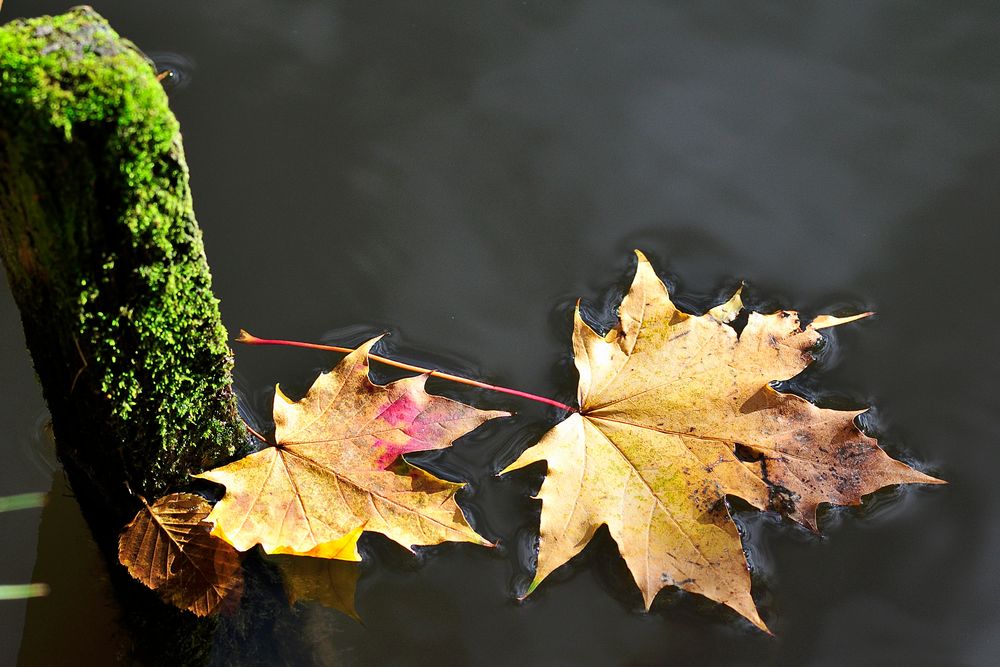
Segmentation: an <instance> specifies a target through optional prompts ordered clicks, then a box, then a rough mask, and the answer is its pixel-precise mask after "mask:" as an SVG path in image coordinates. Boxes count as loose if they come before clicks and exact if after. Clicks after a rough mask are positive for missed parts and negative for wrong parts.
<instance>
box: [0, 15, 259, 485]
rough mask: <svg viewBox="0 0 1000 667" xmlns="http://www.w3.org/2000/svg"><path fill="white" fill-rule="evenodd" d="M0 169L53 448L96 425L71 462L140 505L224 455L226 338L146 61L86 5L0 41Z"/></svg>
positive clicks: (230, 440)
mask: <svg viewBox="0 0 1000 667" xmlns="http://www.w3.org/2000/svg"><path fill="white" fill-rule="evenodd" d="M5 156H6V157H7V158H8V159H7V160H6V165H5V166H0V181H4V182H5V183H6V184H7V185H6V187H7V188H8V191H9V192H10V193H11V197H10V198H9V200H8V201H7V202H0V226H2V227H5V230H4V232H3V235H2V236H0V251H2V254H3V257H4V260H5V264H6V266H7V270H8V275H9V277H10V282H11V285H12V289H13V291H14V293H15V298H16V299H17V300H18V303H19V305H20V307H21V310H22V319H23V321H24V325H25V332H26V338H27V340H28V345H29V347H30V348H31V350H32V355H33V357H34V359H35V365H36V369H37V370H38V372H39V377H40V379H41V381H42V383H43V388H44V389H45V393H46V399H47V400H48V402H49V405H50V409H51V410H52V412H53V420H54V423H55V426H56V432H57V436H59V437H60V440H63V436H67V435H69V433H68V432H69V431H70V430H71V429H79V428H82V427H86V426H88V419H89V420H92V421H97V420H98V419H100V420H103V421H104V422H106V423H105V424H103V425H100V426H96V425H94V424H90V425H91V426H94V428H96V429H98V430H99V431H100V432H101V438H100V439H101V442H85V443H84V444H80V445H78V446H76V449H74V451H73V452H71V454H72V455H73V456H76V457H77V458H78V459H80V462H81V465H82V466H83V467H84V468H86V469H87V471H88V474H90V475H91V476H94V475H96V476H98V477H100V476H101V475H102V474H106V473H104V472H103V469H104V468H107V467H109V466H111V467H114V466H115V465H117V463H116V462H118V461H120V462H121V465H122V466H123V467H124V473H125V476H126V478H127V480H128V481H129V483H130V484H132V486H133V488H135V489H136V490H137V491H140V492H142V493H144V494H147V495H149V496H156V495H159V494H161V493H162V492H163V491H164V490H165V489H166V488H168V487H170V486H174V485H176V484H178V483H180V482H182V481H184V479H185V478H186V475H187V473H188V472H189V471H190V470H191V469H195V468H202V467H204V466H207V465H210V464H212V463H214V462H216V461H219V460H221V459H224V458H226V457H228V456H231V455H232V454H233V453H234V451H235V449H236V448H237V447H238V446H240V444H241V443H243V442H244V440H245V436H244V433H243V429H242V426H241V425H240V423H239V421H238V419H237V418H236V412H235V403H234V398H233V395H232V392H231V388H230V387H231V378H230V370H231V359H230V356H229V350H228V347H227V344H226V332H225V330H224V328H223V327H222V324H221V320H220V317H219V311H218V303H217V301H216V299H215V298H214V296H213V295H212V291H211V276H210V274H209V270H208V265H207V263H206V260H205V255H204V250H203V246H202V241H201V232H200V230H199V229H198V226H197V223H196V221H195V217H194V213H193V207H192V202H191V194H190V188H189V183H188V171H187V165H186V164H185V161H184V155H183V149H182V147H181V140H180V133H179V127H178V123H177V121H176V119H175V118H174V116H173V114H172V113H171V111H170V109H169V107H168V101H167V97H166V94H165V93H164V91H163V88H162V86H160V84H159V82H158V81H157V80H156V78H155V72H154V70H153V67H152V64H151V63H150V62H149V60H148V59H147V58H146V57H145V56H144V55H143V54H142V53H141V52H139V51H138V50H137V49H136V48H135V47H134V46H133V45H132V44H131V43H130V42H128V41H126V40H123V39H121V38H120V37H119V36H118V35H117V34H116V33H115V32H114V31H113V30H112V29H111V28H110V26H108V24H107V23H106V22H105V21H104V19H103V18H101V17H100V16H98V15H97V14H96V13H95V12H93V10H91V9H89V8H78V9H75V10H73V11H71V12H70V13H68V14H65V15H62V16H57V17H42V18H39V19H31V20H26V21H15V22H12V23H10V24H8V25H6V26H4V27H3V28H0V162H5V161H4V160H3V159H2V158H3V157H5ZM0 198H2V197H0ZM60 431H62V432H61V433H60ZM76 435H77V436H78V435H79V434H76ZM94 448H103V449H102V451H101V452H96V453H95V452H94V451H92V450H93V449H94ZM122 481H124V480H122ZM112 483H113V482H112V481H111V480H108V481H107V484H112Z"/></svg>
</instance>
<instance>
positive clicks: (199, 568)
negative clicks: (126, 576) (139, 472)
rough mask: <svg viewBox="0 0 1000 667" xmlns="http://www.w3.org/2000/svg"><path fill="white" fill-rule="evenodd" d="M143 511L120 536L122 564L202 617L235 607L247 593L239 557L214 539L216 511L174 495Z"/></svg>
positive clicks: (190, 497)
mask: <svg viewBox="0 0 1000 667" xmlns="http://www.w3.org/2000/svg"><path fill="white" fill-rule="evenodd" d="M142 504H143V507H142V509H140V510H139V512H138V514H136V515H135V518H134V519H132V521H131V522H130V523H129V524H128V525H127V526H126V527H125V529H124V530H123V531H122V534H121V537H120V538H119V540H118V560H119V561H121V563H122V565H124V566H125V567H126V568H128V571H129V573H130V574H131V575H132V576H133V577H135V578H136V579H138V580H139V581H141V582H142V583H144V584H146V586H148V587H150V588H152V589H154V590H155V591H157V592H158V593H159V594H160V596H161V597H162V598H163V599H164V600H166V601H168V602H170V603H171V604H173V605H175V606H177V607H180V608H181V609H187V610H188V611H191V612H193V613H195V614H197V615H198V616H207V615H209V614H211V613H213V612H215V611H217V610H219V609H222V608H233V607H234V606H235V605H236V604H237V603H238V602H239V599H240V595H241V594H242V592H243V573H242V571H241V569H240V554H239V552H237V551H236V550H235V549H233V548H232V547H231V546H230V545H228V544H226V543H225V542H224V541H222V540H220V539H218V538H217V537H214V536H212V535H211V534H210V532H209V530H210V526H209V524H207V523H205V517H207V516H208V513H209V512H210V511H211V509H212V506H211V505H209V504H208V502H207V501H206V500H205V499H204V498H202V497H201V496H198V495H195V494H192V493H172V494H170V495H167V496H164V497H162V498H160V499H158V500H157V501H156V502H154V503H153V504H152V505H149V504H148V503H146V501H145V500H143V501H142Z"/></svg>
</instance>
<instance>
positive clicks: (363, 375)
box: [198, 338, 508, 560]
mask: <svg viewBox="0 0 1000 667" xmlns="http://www.w3.org/2000/svg"><path fill="white" fill-rule="evenodd" d="M377 340H378V339H377V338H375V339H372V340H370V341H368V342H367V343H365V344H364V345H362V346H360V347H359V348H358V349H357V350H355V351H353V352H351V353H350V354H349V355H347V356H346V357H344V359H343V360H341V362H340V363H339V364H338V365H337V366H336V368H334V369H333V370H332V371H330V372H329V373H324V374H322V375H320V376H319V378H317V380H316V382H315V383H314V384H313V385H312V387H311V388H310V389H309V392H308V393H307V394H306V396H305V397H304V398H303V399H302V400H301V401H298V402H293V401H291V400H290V399H288V398H287V397H286V396H285V395H284V394H282V393H281V390H280V388H279V389H278V390H277V391H276V392H275V397H274V423H275V440H276V446H273V447H268V448H266V449H264V450H263V451H260V452H257V453H254V454H251V455H250V456H247V457H246V458H243V459H240V460H238V461H235V462H233V463H230V464H229V465H226V466H222V467H221V468H216V469H215V470H210V471H208V472H205V473H202V474H200V475H198V477H201V478H203V479H207V480H210V481H213V482H217V483H219V484H223V485H224V486H225V487H226V495H225V496H224V497H223V498H222V500H221V501H219V502H218V503H217V504H216V505H215V508H214V509H213V510H212V514H211V515H210V516H209V517H208V520H209V521H212V522H214V524H215V526H214V528H213V531H212V532H213V534H215V535H218V536H219V537H221V538H222V539H224V540H226V541H227V542H229V543H230V544H232V545H233V546H234V547H236V548H237V549H239V550H240V551H245V550H247V549H249V548H250V547H252V546H254V545H255V544H260V545H262V546H263V548H264V551H266V552H267V553H288V554H298V555H304V556H317V557H323V558H337V559H341V560H360V555H359V554H358V551H357V540H358V536H359V535H360V533H361V529H362V528H363V529H364V530H368V531H374V532H380V533H383V534H385V535H386V536H388V537H389V538H390V539H392V540H395V541H396V542H398V543H399V544H401V545H403V546H404V547H406V548H411V547H412V546H416V545H429V544H438V543H440V542H444V541H465V542H474V543H476V544H483V545H489V544H490V543H489V542H487V541H485V540H484V539H482V538H481V537H480V536H479V535H477V534H476V533H475V531H473V530H472V528H471V527H470V526H469V524H468V522H467V521H466V519H465V516H464V515H463V514H462V510H461V509H460V508H459V506H458V504H457V503H456V502H455V498H454V495H455V492H456V491H457V490H458V489H459V488H461V486H462V485H461V484H455V483H452V482H447V481H444V480H441V479H438V478H437V477H434V476H432V475H431V474H429V473H427V472H425V471H423V470H421V469H419V468H416V467H413V466H410V465H409V464H408V463H406V462H405V461H404V460H403V459H401V458H399V457H400V455H401V454H406V453H408V452H415V451H425V450H431V449H441V448H443V447H447V446H448V445H450V444H451V442H452V441H453V440H455V439H456V438H458V437H460V436H462V435H464V434H465V433H467V432H469V431H471V430H472V429H474V428H476V427H478V426H479V425H480V424H482V423H483V422H485V421H487V420H489V419H492V418H494V417H500V416H507V415H508V413H506V412H494V411H484V410H477V409H475V408H472V407H469V406H467V405H463V404H461V403H458V402H456V401H451V400H448V399H446V398H442V397H440V396H432V395H431V394H428V393H427V392H426V391H424V383H425V381H426V376H415V377H409V378H404V379H402V380H397V381H395V382H392V383H389V384H387V385H384V386H383V385H376V384H373V383H372V382H371V380H369V379H368V353H369V350H370V349H371V347H372V345H374V344H375V342H376V341H377ZM394 462H397V463H396V465H392V466H391V468H390V464H393V463H394Z"/></svg>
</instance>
